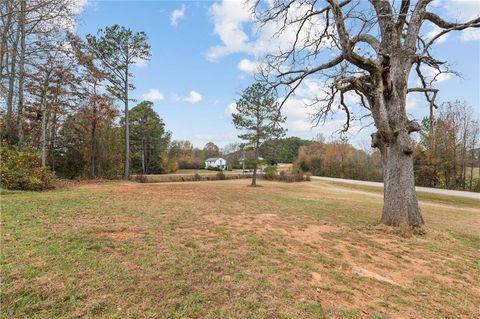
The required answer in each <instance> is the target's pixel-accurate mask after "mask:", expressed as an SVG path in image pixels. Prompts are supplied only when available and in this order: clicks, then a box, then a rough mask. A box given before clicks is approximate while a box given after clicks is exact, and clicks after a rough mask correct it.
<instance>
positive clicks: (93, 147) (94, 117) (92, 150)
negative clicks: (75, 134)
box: [90, 85, 97, 178]
mask: <svg viewBox="0 0 480 319" xmlns="http://www.w3.org/2000/svg"><path fill="white" fill-rule="evenodd" d="M96 95H97V91H96V87H95V85H94V88H93V96H94V97H96ZM92 113H93V114H92V132H91V133H92V134H91V137H90V138H91V143H90V177H91V178H95V177H96V176H95V165H96V164H95V157H96V154H95V153H96V152H97V148H96V136H95V135H96V130H97V105H96V101H95V99H94V100H93V112H92Z"/></svg>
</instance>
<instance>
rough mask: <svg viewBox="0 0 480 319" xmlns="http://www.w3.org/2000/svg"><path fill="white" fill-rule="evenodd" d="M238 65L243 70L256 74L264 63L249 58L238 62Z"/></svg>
mask: <svg viewBox="0 0 480 319" xmlns="http://www.w3.org/2000/svg"><path fill="white" fill-rule="evenodd" d="M237 67H238V69H239V70H240V71H242V72H245V73H248V74H255V73H258V72H259V71H260V68H261V67H262V63H261V62H257V61H252V60H249V59H242V60H240V62H239V63H238V65H237Z"/></svg>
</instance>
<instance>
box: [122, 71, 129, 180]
mask: <svg viewBox="0 0 480 319" xmlns="http://www.w3.org/2000/svg"><path fill="white" fill-rule="evenodd" d="M128 89H129V87H128V67H127V68H126V71H125V101H124V103H125V167H124V173H123V179H125V180H128V176H129V175H130V174H129V172H130V132H129V123H128Z"/></svg>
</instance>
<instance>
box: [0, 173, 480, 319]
mask: <svg viewBox="0 0 480 319" xmlns="http://www.w3.org/2000/svg"><path fill="white" fill-rule="evenodd" d="M247 184H248V181H246V180H229V181H212V182H192V183H189V182H185V183H161V184H139V183H127V182H108V183H101V184H87V185H80V186H76V187H72V188H69V189H63V190H58V191H52V192H43V193H31V192H4V193H3V194H2V197H1V208H2V216H1V222H2V224H1V242H2V247H1V248H2V249H1V276H2V283H1V285H2V286H1V299H2V307H1V310H0V311H1V317H8V318H73V317H82V318H83V317H85V318H372V319H373V318H377V319H378V318H479V317H480V310H479V307H478V305H479V304H480V287H479V282H480V235H479V234H480V208H479V205H478V202H474V201H471V200H463V199H459V198H457V199H455V200H453V199H450V198H447V199H446V198H444V197H441V196H435V195H431V194H429V195H428V196H427V197H422V196H420V199H421V206H422V210H423V214H424V217H425V220H426V223H427V225H428V232H427V234H426V235H424V236H413V237H405V236H402V235H401V234H400V232H399V231H395V230H392V229H389V228H386V227H382V226H380V225H377V221H378V219H379V216H380V211H381V207H382V196H381V193H379V192H376V191H372V190H368V189H360V188H358V187H356V186H355V187H353V186H351V185H345V184H343V185H340V184H332V183H328V182H317V181H316V182H305V183H298V184H284V183H276V182H266V181H262V182H261V184H262V185H263V187H259V188H250V187H246V185H247Z"/></svg>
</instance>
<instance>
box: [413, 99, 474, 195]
mask: <svg viewBox="0 0 480 319" xmlns="http://www.w3.org/2000/svg"><path fill="white" fill-rule="evenodd" d="M435 113H436V116H434V117H432V118H431V119H429V118H425V119H424V120H423V122H422V131H421V132H420V133H421V134H420V136H421V139H420V143H419V144H418V145H417V147H416V149H415V154H414V155H415V156H414V160H415V179H416V183H417V185H422V186H428V187H439V188H448V189H460V190H471V191H477V192H478V191H480V179H479V166H480V135H479V133H480V132H479V130H480V128H479V122H478V113H475V111H474V110H473V109H472V108H471V107H469V106H468V105H467V104H466V103H462V102H459V101H455V102H447V103H444V104H442V105H441V106H440V107H439V109H438V110H436V112H435Z"/></svg>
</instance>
